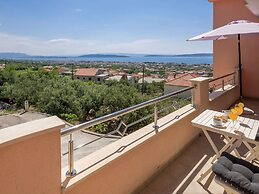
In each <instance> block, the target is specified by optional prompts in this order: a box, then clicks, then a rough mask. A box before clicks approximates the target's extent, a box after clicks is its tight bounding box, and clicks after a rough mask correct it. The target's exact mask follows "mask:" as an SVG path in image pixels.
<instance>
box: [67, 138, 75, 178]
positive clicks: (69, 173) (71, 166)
mask: <svg viewBox="0 0 259 194" xmlns="http://www.w3.org/2000/svg"><path fill="white" fill-rule="evenodd" d="M68 165H69V167H68V171H67V173H66V176H67V177H74V176H75V175H76V170H75V169H74V141H73V137H72V134H70V140H69V142H68Z"/></svg>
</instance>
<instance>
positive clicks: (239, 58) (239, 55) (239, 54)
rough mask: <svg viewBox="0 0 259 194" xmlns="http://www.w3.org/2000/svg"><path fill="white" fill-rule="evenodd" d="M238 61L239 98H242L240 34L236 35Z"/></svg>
mask: <svg viewBox="0 0 259 194" xmlns="http://www.w3.org/2000/svg"><path fill="white" fill-rule="evenodd" d="M238 60H239V64H238V66H239V84H240V98H242V97H243V87H242V61H241V41H240V34H238Z"/></svg>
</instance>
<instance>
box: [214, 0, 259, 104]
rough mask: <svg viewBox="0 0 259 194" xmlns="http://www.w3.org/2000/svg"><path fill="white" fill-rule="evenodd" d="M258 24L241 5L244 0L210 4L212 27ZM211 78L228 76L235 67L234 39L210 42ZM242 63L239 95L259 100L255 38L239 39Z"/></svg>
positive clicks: (257, 37)
mask: <svg viewBox="0 0 259 194" xmlns="http://www.w3.org/2000/svg"><path fill="white" fill-rule="evenodd" d="M235 20H249V21H251V22H259V19H258V18H257V17H256V16H255V15H253V14H252V13H251V12H250V11H249V10H248V9H247V7H246V6H245V1H244V0H219V1H215V2H214V24H213V25H214V28H218V27H220V26H223V25H225V24H228V23H229V22H231V21H235ZM213 50H214V62H213V63H214V77H219V76H221V75H225V74H227V73H232V72H233V71H234V70H236V68H237V67H238V47H237V38H236V39H235V38H234V39H227V40H218V41H214V44H213ZM241 50H242V64H243V70H242V72H243V96H245V97H251V98H257V99H259V89H258V86H257V85H258V83H259V76H258V75H259V54H258V51H259V35H255V36H252V37H251V36H249V37H247V36H246V37H245V36H241Z"/></svg>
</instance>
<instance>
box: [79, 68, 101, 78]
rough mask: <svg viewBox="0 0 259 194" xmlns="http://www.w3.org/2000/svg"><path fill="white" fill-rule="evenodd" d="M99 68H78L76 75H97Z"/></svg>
mask: <svg viewBox="0 0 259 194" xmlns="http://www.w3.org/2000/svg"><path fill="white" fill-rule="evenodd" d="M98 71H99V69H96V68H80V69H77V71H76V73H75V75H76V76H89V77H91V76H96V75H97V74H98Z"/></svg>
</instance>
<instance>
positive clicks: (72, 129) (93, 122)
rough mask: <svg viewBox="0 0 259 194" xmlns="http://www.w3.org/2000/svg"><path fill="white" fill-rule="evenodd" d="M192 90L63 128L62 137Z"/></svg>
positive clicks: (161, 97)
mask: <svg viewBox="0 0 259 194" xmlns="http://www.w3.org/2000/svg"><path fill="white" fill-rule="evenodd" d="M192 89H194V87H193V86H192V87H188V88H184V89H181V90H178V91H175V92H172V93H169V94H166V95H163V96H160V97H158V98H154V99H151V100H148V101H145V102H142V103H140V104H137V105H134V106H131V107H128V108H125V109H123V110H119V111H117V112H114V113H110V114H108V115H105V116H102V117H99V118H96V119H93V120H90V121H87V122H84V123H81V124H78V125H75V126H72V127H68V128H63V129H62V130H61V135H62V136H66V135H69V134H72V133H73V132H76V131H79V130H81V129H86V128H89V127H92V126H95V125H98V124H100V123H103V122H106V121H109V120H111V119H115V118H118V117H120V116H123V115H125V114H128V113H130V112H133V111H135V110H139V109H141V108H144V107H147V106H150V105H153V104H156V103H158V102H161V101H163V100H165V99H168V98H170V97H173V96H175V95H177V94H180V93H183V92H186V91H189V90H192Z"/></svg>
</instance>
